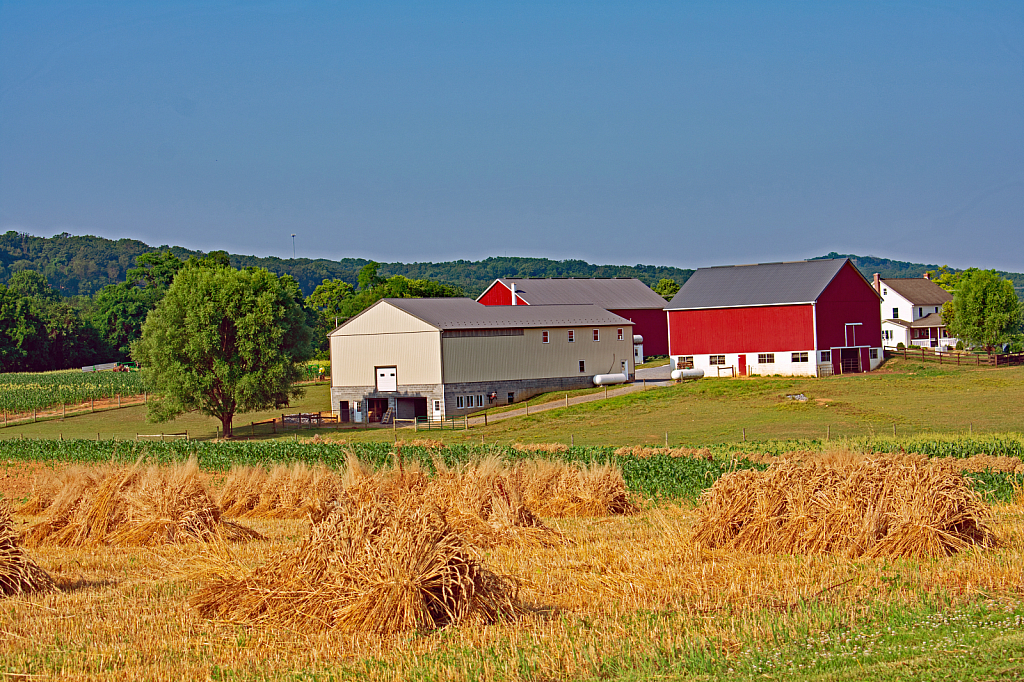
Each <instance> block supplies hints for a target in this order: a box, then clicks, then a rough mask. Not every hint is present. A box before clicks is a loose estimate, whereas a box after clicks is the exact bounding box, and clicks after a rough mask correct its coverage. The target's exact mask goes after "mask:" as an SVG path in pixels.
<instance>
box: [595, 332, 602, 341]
mask: <svg viewBox="0 0 1024 682" xmlns="http://www.w3.org/2000/svg"><path fill="white" fill-rule="evenodd" d="M600 340H601V330H600V329H595V330H594V341H600Z"/></svg>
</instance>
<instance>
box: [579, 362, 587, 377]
mask: <svg viewBox="0 0 1024 682" xmlns="http://www.w3.org/2000/svg"><path fill="white" fill-rule="evenodd" d="M586 371H587V364H586V363H585V362H583V361H582V360H580V374H584V373H586Z"/></svg>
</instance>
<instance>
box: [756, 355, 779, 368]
mask: <svg viewBox="0 0 1024 682" xmlns="http://www.w3.org/2000/svg"><path fill="white" fill-rule="evenodd" d="M757 364H759V365H773V364H775V353H758V354H757Z"/></svg>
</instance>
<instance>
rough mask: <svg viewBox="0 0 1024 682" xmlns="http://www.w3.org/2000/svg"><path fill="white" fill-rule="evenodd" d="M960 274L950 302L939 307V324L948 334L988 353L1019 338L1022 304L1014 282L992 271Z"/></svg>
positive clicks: (970, 271) (976, 270) (971, 271)
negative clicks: (941, 323) (944, 327)
mask: <svg viewBox="0 0 1024 682" xmlns="http://www.w3.org/2000/svg"><path fill="white" fill-rule="evenodd" d="M959 274H960V281H959V282H958V284H957V287H956V291H955V292H953V300H952V301H949V302H948V303H946V304H945V305H944V306H942V321H943V322H944V323H945V325H946V328H947V329H948V330H949V333H950V334H951V335H952V336H954V337H956V338H958V339H962V340H963V341H964V343H965V344H967V345H968V346H980V347H983V348H984V349H985V350H986V351H988V352H989V353H991V352H992V350H993V349H994V348H995V347H996V346H1000V345H1002V344H1004V343H1013V342H1014V341H1016V340H1017V339H1019V336H1020V326H1021V302H1020V300H1018V298H1017V295H1016V294H1015V293H1014V291H1013V282H1011V281H1010V280H1006V279H1003V278H1002V277H1000V276H999V274H998V273H996V271H995V270H979V269H977V268H970V269H969V270H965V271H963V272H961V273H959Z"/></svg>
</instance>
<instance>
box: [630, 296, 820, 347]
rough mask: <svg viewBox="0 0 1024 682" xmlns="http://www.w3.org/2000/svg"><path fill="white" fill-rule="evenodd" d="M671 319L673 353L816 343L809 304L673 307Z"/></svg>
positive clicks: (670, 313)
mask: <svg viewBox="0 0 1024 682" xmlns="http://www.w3.org/2000/svg"><path fill="white" fill-rule="evenodd" d="M668 319H669V323H668V324H669V334H670V336H671V342H672V354H673V355H699V354H702V353H709V354H721V353H758V352H759V353H773V352H785V351H787V350H791V349H794V348H797V349H805V348H808V349H809V348H813V347H814V321H813V311H812V307H811V306H810V305H790V306H766V307H752V308H717V309H713V310H670V311H669V313H668ZM645 345H646V344H645Z"/></svg>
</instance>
